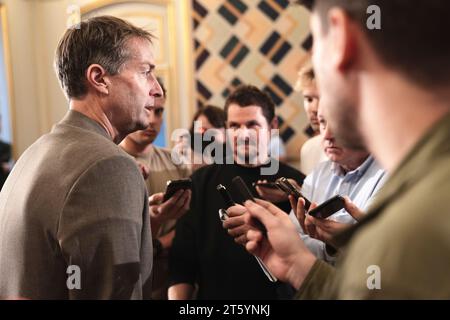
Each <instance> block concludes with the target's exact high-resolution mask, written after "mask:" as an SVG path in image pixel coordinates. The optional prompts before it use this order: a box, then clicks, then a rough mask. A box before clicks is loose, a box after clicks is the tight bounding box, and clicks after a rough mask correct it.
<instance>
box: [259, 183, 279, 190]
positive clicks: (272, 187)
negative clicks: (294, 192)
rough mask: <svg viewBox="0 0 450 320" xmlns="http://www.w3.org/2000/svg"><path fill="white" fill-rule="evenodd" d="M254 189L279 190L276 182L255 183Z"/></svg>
mask: <svg viewBox="0 0 450 320" xmlns="http://www.w3.org/2000/svg"><path fill="white" fill-rule="evenodd" d="M253 186H254V187H264V188H269V189H279V187H278V185H277V184H276V183H275V182H253Z"/></svg>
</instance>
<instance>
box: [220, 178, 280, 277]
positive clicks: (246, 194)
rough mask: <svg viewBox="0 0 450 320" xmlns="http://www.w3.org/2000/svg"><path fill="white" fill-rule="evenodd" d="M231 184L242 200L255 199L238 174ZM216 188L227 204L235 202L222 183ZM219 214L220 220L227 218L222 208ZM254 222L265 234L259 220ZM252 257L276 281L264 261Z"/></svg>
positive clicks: (265, 231) (264, 229)
mask: <svg viewBox="0 0 450 320" xmlns="http://www.w3.org/2000/svg"><path fill="white" fill-rule="evenodd" d="M232 184H233V186H234V187H235V188H236V189H237V190H238V191H239V192H240V193H241V195H242V197H243V198H244V199H245V200H244V201H246V200H252V201H255V199H254V198H253V195H252V194H251V192H250V190H248V188H247V185H246V184H245V182H244V180H242V178H241V177H240V176H237V177H235V178H233V180H232ZM217 190H218V191H219V192H220V194H221V195H222V197H223V199H224V201H225V203H226V204H227V205H228V204H232V205H234V204H235V202H234V201H233V199H232V198H231V196H230V194H229V193H228V191H227V190H226V188H225V187H224V186H223V185H218V186H217ZM229 207H230V206H229ZM219 216H220V220H222V221H224V220H226V219H228V215H227V212H226V210H224V209H220V210H219ZM255 224H256V225H257V228H258V229H260V230H261V231H262V232H263V234H267V230H266V228H265V227H264V225H263V224H262V223H261V222H260V221H258V220H255ZM254 257H255V259H256V261H257V262H258V264H259V266H260V267H261V269H262V271H263V272H264V274H265V275H266V277H267V278H268V279H269V281H271V282H277V281H278V279H277V278H276V277H275V276H274V275H273V274H272V273H271V272H270V270H269V269H268V268H267V266H266V265H265V264H264V262H263V261H262V260H261V259H260V258H259V257H257V256H254Z"/></svg>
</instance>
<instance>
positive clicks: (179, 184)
mask: <svg viewBox="0 0 450 320" xmlns="http://www.w3.org/2000/svg"><path fill="white" fill-rule="evenodd" d="M178 190H192V180H191V179H190V178H186V179H180V180H169V181H167V186H166V192H165V193H164V198H163V202H166V201H167V200H169V199H170V198H171V197H172V196H173V195H174V194H175V193H177V191H178Z"/></svg>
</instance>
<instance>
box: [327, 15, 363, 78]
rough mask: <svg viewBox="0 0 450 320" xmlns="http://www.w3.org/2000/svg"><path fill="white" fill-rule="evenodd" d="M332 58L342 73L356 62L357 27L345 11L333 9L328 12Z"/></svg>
mask: <svg viewBox="0 0 450 320" xmlns="http://www.w3.org/2000/svg"><path fill="white" fill-rule="evenodd" d="M328 25H329V30H328V32H329V35H328V36H329V39H330V44H331V45H330V47H329V48H328V50H330V51H331V52H330V56H331V62H332V64H333V65H334V66H335V67H336V68H337V69H338V70H340V71H344V70H347V69H348V68H349V67H351V65H352V64H354V63H355V61H356V54H357V53H356V51H357V46H356V29H355V28H356V26H355V25H354V23H353V22H352V21H351V19H350V17H349V16H348V14H347V13H345V11H343V10H342V9H338V8H333V9H331V10H330V11H329V12H328Z"/></svg>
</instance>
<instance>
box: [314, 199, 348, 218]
mask: <svg viewBox="0 0 450 320" xmlns="http://www.w3.org/2000/svg"><path fill="white" fill-rule="evenodd" d="M344 207H345V200H344V198H343V197H341V196H334V197H333V198H331V199H328V200H327V201H325V202H323V203H322V204H320V205H319V206H317V207H316V208H314V209H312V210H311V211H309V212H308V214H309V215H310V216H313V217H315V218H318V219H325V218H328V217H329V216H331V215H332V214H334V213H336V212H338V211H339V210H341V209H344Z"/></svg>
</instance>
